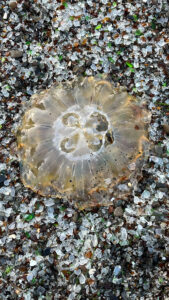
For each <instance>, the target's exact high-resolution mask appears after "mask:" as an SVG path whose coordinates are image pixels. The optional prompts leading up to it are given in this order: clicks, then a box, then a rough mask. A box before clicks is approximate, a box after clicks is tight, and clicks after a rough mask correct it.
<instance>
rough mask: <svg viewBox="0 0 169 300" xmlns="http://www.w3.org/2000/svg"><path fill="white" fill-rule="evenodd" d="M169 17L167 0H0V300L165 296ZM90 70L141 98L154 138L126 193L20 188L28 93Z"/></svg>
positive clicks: (168, 291)
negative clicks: (85, 198) (72, 200)
mask: <svg viewBox="0 0 169 300" xmlns="http://www.w3.org/2000/svg"><path fill="white" fill-rule="evenodd" d="M133 2H134V3H133ZM168 17H169V4H168V3H167V0H163V1H162V0H158V1H157V0H142V1H141V0H138V1H129V0H128V1H122V0H118V1H115V2H110V1H108V0H100V1H92V0H86V1H73V0H72V1H65V2H64V1H59V0H58V1H56V0H34V1H33V0H30V1H28V0H25V1H24V0H11V1H8V0H1V2H0V27H1V33H0V49H1V51H0V54H1V56H0V68H1V80H0V87H1V92H0V105H1V109H0V300H6V299H21V300H24V299H25V300H32V299H39V300H40V299H47V300H52V299H61V300H67V299H68V300H71V299H77V300H78V299H80V300H86V299H90V300H104V299H105V300H118V299H123V300H128V299H129V300H130V299H131V300H135V299H137V300H163V299H164V300H167V299H169V288H168V285H167V275H168V274H167V272H168V271H167V256H168V254H169V243H168V240H167V236H168V224H169V223H168V220H167V201H168V200H169V195H168V187H169V158H168V156H169V139H168V134H169V121H168V119H169V100H167V97H168V94H169V35H168V33H169V29H168V28H169V21H168ZM98 73H100V74H102V73H108V74H109V76H110V78H111V79H112V80H113V81H114V82H115V84H117V83H120V84H121V85H124V86H127V89H128V92H129V93H130V94H133V95H136V96H137V97H140V99H144V100H145V101H146V103H147V107H148V109H149V111H151V112H152V120H151V124H150V126H149V138H150V141H151V143H152V147H151V151H150V155H149V158H148V160H147V161H146V163H145V165H144V170H143V175H144V176H143V179H142V180H141V181H140V182H139V184H138V187H137V188H136V189H135V190H133V193H132V194H131V196H130V197H128V199H127V201H124V200H122V199H118V198H116V199H114V200H113V204H112V206H110V207H108V208H96V209H93V210H91V211H87V210H84V211H81V212H80V211H78V210H76V209H75V208H74V207H73V206H71V204H69V203H67V202H66V201H64V199H63V200H62V201H56V200H55V199H52V198H45V197H42V196H38V195H37V194H35V193H33V192H31V191H30V190H29V189H26V188H24V186H23V185H22V183H21V181H20V171H19V161H18V158H17V151H16V139H15V134H14V133H15V130H16V128H17V127H18V124H19V122H20V120H21V116H22V114H23V111H24V109H25V107H26V106H27V103H29V99H30V96H31V95H32V94H33V93H35V92H37V91H38V90H41V89H45V88H48V87H50V86H51V85H52V84H53V83H56V82H59V81H62V82H64V81H65V80H67V79H69V80H70V79H73V78H74V77H75V76H77V75H82V76H89V75H95V74H98Z"/></svg>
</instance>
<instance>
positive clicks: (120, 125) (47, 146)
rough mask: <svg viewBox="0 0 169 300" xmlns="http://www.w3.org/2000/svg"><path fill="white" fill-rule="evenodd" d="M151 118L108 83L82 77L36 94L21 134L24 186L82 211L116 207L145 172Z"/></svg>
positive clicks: (119, 90) (125, 94) (126, 95)
mask: <svg viewBox="0 0 169 300" xmlns="http://www.w3.org/2000/svg"><path fill="white" fill-rule="evenodd" d="M149 119H150V118H149V113H148V112H147V111H146V110H145V109H144V108H143V107H141V106H140V105H139V104H138V100H137V99H136V98H134V97H131V96H129V95H128V94H127V92H126V91H125V90H124V88H122V87H118V88H114V86H113V84H112V83H111V82H109V81H107V80H106V79H99V78H93V77H88V78H85V79H84V78H83V79H79V80H76V81H74V82H68V83H63V85H58V86H55V87H52V88H50V89H48V90H45V91H43V92H41V93H39V94H35V95H33V96H32V98H31V107H30V108H29V109H28V110H27V111H26V112H25V115H24V117H23V120H22V124H21V127H20V129H19V130H18V149H19V155H20V160H21V163H22V168H21V177H22V181H23V183H24V185H25V186H27V187H29V188H31V189H32V190H34V191H36V192H39V193H40V194H41V195H45V196H53V197H59V198H67V199H68V200H70V201H73V202H74V203H75V205H76V206H77V207H79V208H81V209H82V208H86V207H90V206H96V205H109V204H111V203H112V202H111V198H112V197H113V196H116V197H123V196H124V195H126V194H127V193H128V192H129V189H128V187H129V186H130V184H129V182H130V181H131V178H133V177H136V176H137V174H139V173H140V171H141V166H142V162H143V159H144V157H145V154H146V150H147V149H148V145H149V143H148V140H147V129H146V124H147V123H148V122H149ZM124 183H125V184H126V187H127V188H126V187H125V188H124ZM122 185H123V188H120V187H121V186H122Z"/></svg>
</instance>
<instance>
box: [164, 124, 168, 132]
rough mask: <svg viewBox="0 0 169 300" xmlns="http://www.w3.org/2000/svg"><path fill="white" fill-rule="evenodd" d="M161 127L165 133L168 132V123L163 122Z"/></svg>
mask: <svg viewBox="0 0 169 300" xmlns="http://www.w3.org/2000/svg"><path fill="white" fill-rule="evenodd" d="M163 129H164V131H165V132H166V133H167V134H169V124H164V125H163Z"/></svg>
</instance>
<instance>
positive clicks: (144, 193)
mask: <svg viewBox="0 0 169 300" xmlns="http://www.w3.org/2000/svg"><path fill="white" fill-rule="evenodd" d="M141 196H142V198H144V199H148V198H150V192H149V191H147V190H145V191H144V192H143V193H142V195H141Z"/></svg>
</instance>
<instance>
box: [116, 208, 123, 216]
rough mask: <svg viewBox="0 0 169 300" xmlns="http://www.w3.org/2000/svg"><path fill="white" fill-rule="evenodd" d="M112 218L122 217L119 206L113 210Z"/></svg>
mask: <svg viewBox="0 0 169 300" xmlns="http://www.w3.org/2000/svg"><path fill="white" fill-rule="evenodd" d="M114 216H115V217H121V216H123V209H122V207H121V206H118V207H116V208H115V210H114Z"/></svg>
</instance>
